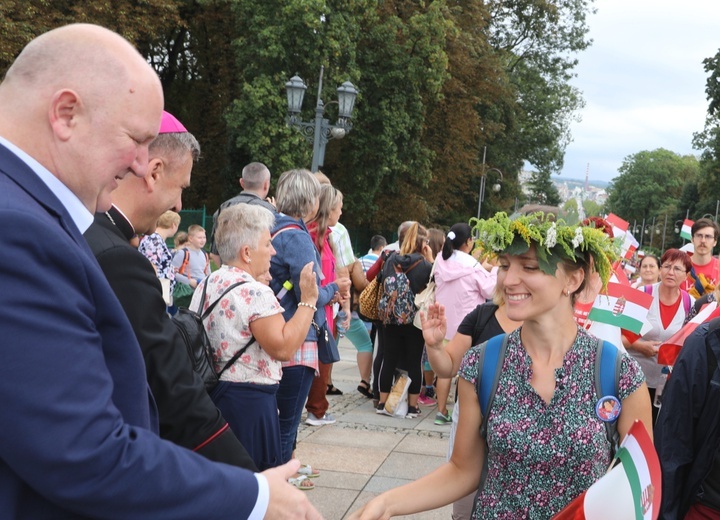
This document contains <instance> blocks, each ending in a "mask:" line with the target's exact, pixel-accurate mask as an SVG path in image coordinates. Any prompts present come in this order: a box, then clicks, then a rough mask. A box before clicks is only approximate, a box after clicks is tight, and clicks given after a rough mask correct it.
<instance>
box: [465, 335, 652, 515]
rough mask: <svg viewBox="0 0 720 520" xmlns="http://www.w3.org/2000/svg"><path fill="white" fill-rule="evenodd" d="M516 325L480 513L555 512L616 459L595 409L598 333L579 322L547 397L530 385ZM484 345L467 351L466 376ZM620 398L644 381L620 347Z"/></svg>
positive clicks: (493, 413) (494, 412)
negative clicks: (590, 330) (586, 330)
mask: <svg viewBox="0 0 720 520" xmlns="http://www.w3.org/2000/svg"><path fill="white" fill-rule="evenodd" d="M520 331H521V329H518V330H516V331H514V332H512V333H510V335H509V337H508V345H507V352H506V357H505V361H504V363H503V366H502V373H501V376H500V379H499V382H498V387H497V391H496V394H495V400H494V402H493V405H492V409H491V410H490V415H489V417H488V421H489V422H488V432H487V443H488V450H489V453H488V474H487V478H486V479H485V482H484V486H482V492H481V494H480V496H479V499H478V501H477V504H476V508H475V511H474V512H473V518H474V519H491V518H492V519H508V520H509V519H512V520H516V519H518V518H532V519H546V518H551V517H552V516H553V515H554V514H556V513H557V512H559V511H560V510H561V509H562V508H563V507H564V506H565V505H567V504H568V503H569V502H570V501H571V500H572V499H574V498H575V497H577V496H578V495H580V493H582V492H583V491H585V490H586V489H587V488H588V487H590V485H591V484H592V483H593V482H595V481H596V480H597V479H598V478H600V477H601V476H602V475H603V474H604V473H605V471H606V470H607V468H608V465H609V464H610V444H609V442H608V440H607V437H606V430H605V426H604V424H603V423H602V422H600V420H599V419H598V418H597V416H596V414H595V405H596V403H597V396H596V395H595V385H594V383H593V377H594V367H595V352H596V348H597V339H596V338H595V337H594V336H591V335H590V334H588V333H587V332H585V331H584V330H583V329H581V328H578V335H577V338H576V339H575V343H574V344H573V345H572V347H571V348H570V350H569V351H568V352H567V354H566V355H565V359H564V361H563V368H560V369H558V370H557V371H556V378H557V379H558V381H559V382H560V384H558V387H557V389H556V390H555V394H554V395H553V397H552V400H551V401H550V403H549V404H547V403H546V402H545V401H544V400H543V399H542V398H541V397H540V396H539V395H538V394H537V392H536V391H535V389H534V388H533V387H532V386H531V385H530V379H531V376H532V367H531V365H532V362H531V359H530V356H528V354H527V352H526V351H525V348H524V347H523V346H522V343H521V341H520ZM479 350H480V348H479V346H476V347H473V348H471V349H470V350H469V351H468V352H467V354H466V355H465V357H464V358H463V361H462V364H461V366H460V376H461V377H463V378H464V379H466V380H467V381H469V382H470V383H472V384H473V385H475V383H476V379H477V376H478V366H477V361H478V353H479ZM622 356H623V359H622V364H621V372H620V381H619V395H618V397H619V398H620V400H623V399H625V398H626V397H627V396H629V395H630V394H631V393H633V392H634V391H635V390H636V389H637V388H639V387H640V385H641V384H642V383H643V381H644V376H643V373H642V370H641V369H640V367H639V366H638V364H637V362H635V361H634V360H633V359H632V358H630V357H629V356H628V355H627V354H624V353H623V354H622Z"/></svg>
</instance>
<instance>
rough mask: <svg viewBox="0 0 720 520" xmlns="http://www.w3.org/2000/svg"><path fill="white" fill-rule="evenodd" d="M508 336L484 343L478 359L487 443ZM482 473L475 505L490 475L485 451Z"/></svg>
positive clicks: (477, 382) (477, 384)
mask: <svg viewBox="0 0 720 520" xmlns="http://www.w3.org/2000/svg"><path fill="white" fill-rule="evenodd" d="M507 341H508V335H507V334H499V335H497V336H493V337H492V338H490V339H489V340H487V341H486V342H485V343H484V348H481V350H480V356H479V358H478V376H477V378H476V379H475V391H476V392H477V395H478V401H479V402H480V413H481V414H482V425H481V426H480V437H481V438H482V439H484V440H485V441H486V443H487V429H488V417H489V416H490V408H491V407H492V404H493V401H494V400H495V391H496V390H497V386H498V381H499V380H500V373H501V372H502V365H503V361H504V360H505V352H506V351H507ZM484 459H485V460H484V461H483V467H482V472H481V473H480V485H479V486H478V492H477V494H476V495H475V503H476V502H477V497H478V496H479V495H480V493H481V492H482V490H483V488H484V487H485V480H486V478H487V474H488V453H487V450H486V451H485V457H484Z"/></svg>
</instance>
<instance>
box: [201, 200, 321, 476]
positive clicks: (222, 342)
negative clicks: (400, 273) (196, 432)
mask: <svg viewBox="0 0 720 520" xmlns="http://www.w3.org/2000/svg"><path fill="white" fill-rule="evenodd" d="M274 221H275V217H274V215H273V214H272V213H271V212H270V211H268V210H267V209H265V208H263V207H261V206H253V205H249V204H238V205H235V206H231V207H229V208H226V209H225V210H223V211H222V213H220V216H219V217H218V221H217V223H216V235H215V238H216V245H217V249H218V254H219V255H220V258H221V259H222V263H223V265H222V267H220V268H219V269H218V270H217V271H215V272H214V273H212V274H211V275H210V276H208V277H207V279H206V281H205V282H204V283H203V284H201V285H200V286H199V288H198V290H196V291H195V294H194V296H193V300H192V303H191V306H192V307H191V308H193V309H197V308H200V307H201V306H202V307H201V310H202V311H203V312H204V311H205V310H206V309H207V308H208V307H209V306H210V305H211V304H212V303H213V302H215V301H216V300H218V299H219V303H218V304H217V305H215V307H214V308H213V310H212V312H211V313H210V315H209V316H208V318H207V321H206V322H205V328H206V330H207V333H208V338H209V340H210V344H211V346H212V350H213V361H214V363H215V369H216V371H217V372H219V373H221V375H220V383H219V384H218V386H217V387H216V388H215V389H214V390H213V392H212V394H211V397H212V399H213V401H214V402H215V404H216V405H217V407H218V408H219V409H220V411H221V412H222V414H223V416H224V417H225V419H226V420H227V422H228V424H229V425H230V428H231V429H232V430H233V432H235V435H237V437H238V439H240V442H242V444H243V445H244V446H245V448H246V449H247V450H248V452H249V453H250V456H251V457H252V458H253V460H254V462H255V464H256V465H257V467H258V468H260V470H261V471H262V470H265V469H267V468H271V467H274V466H278V465H280V464H281V463H282V450H281V445H280V425H279V422H278V414H277V404H276V401H275V394H276V392H277V390H278V387H279V383H280V378H281V374H282V368H281V366H280V362H281V361H286V360H288V359H291V358H292V356H293V355H294V354H295V351H296V350H297V349H298V348H299V347H300V345H301V344H302V342H303V340H304V339H305V335H306V331H307V329H308V328H309V327H310V323H311V321H312V318H313V312H312V309H314V307H315V302H316V300H317V295H318V290H317V282H316V280H315V273H314V272H313V266H312V263H311V262H309V263H306V264H305V265H304V266H303V267H302V269H301V270H300V276H299V280H298V288H299V294H300V300H299V301H300V302H302V303H303V305H301V306H300V307H299V308H298V311H297V312H296V313H295V314H294V315H293V316H292V319H289V320H288V321H287V322H286V321H285V318H284V317H283V315H282V311H283V309H282V307H280V304H279V303H278V301H277V299H276V298H275V295H274V294H273V292H272V289H270V288H269V287H268V286H267V284H266V283H262V282H261V281H260V280H262V279H265V278H266V276H267V273H268V271H269V269H270V258H271V257H272V256H273V255H274V254H275V249H273V246H272V241H271V239H270V229H271V227H272V226H273V223H274ZM233 284H239V285H238V286H236V287H232V286H233Z"/></svg>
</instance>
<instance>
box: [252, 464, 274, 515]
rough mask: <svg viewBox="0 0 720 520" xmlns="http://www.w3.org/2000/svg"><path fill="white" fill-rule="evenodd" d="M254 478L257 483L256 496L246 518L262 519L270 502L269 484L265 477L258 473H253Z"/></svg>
mask: <svg viewBox="0 0 720 520" xmlns="http://www.w3.org/2000/svg"><path fill="white" fill-rule="evenodd" d="M255 478H256V479H257V483H258V496H257V500H256V501H255V507H254V508H253V510H252V511H251V512H250V516H249V517H248V520H262V519H263V518H265V513H266V512H267V508H268V504H269V503H270V486H269V485H268V481H267V478H265V475H261V474H260V473H255Z"/></svg>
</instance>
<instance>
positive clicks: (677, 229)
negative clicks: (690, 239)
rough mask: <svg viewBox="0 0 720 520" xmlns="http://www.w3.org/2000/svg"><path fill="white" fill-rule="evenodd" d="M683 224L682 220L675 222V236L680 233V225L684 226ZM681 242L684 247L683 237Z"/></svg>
mask: <svg viewBox="0 0 720 520" xmlns="http://www.w3.org/2000/svg"><path fill="white" fill-rule="evenodd" d="M684 222H685V221H684V220H682V219H680V220H676V221H675V233H677V234H679V233H680V231H681V230H682V225H683V224H684ZM682 241H683V245H685V237H683V239H682Z"/></svg>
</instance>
